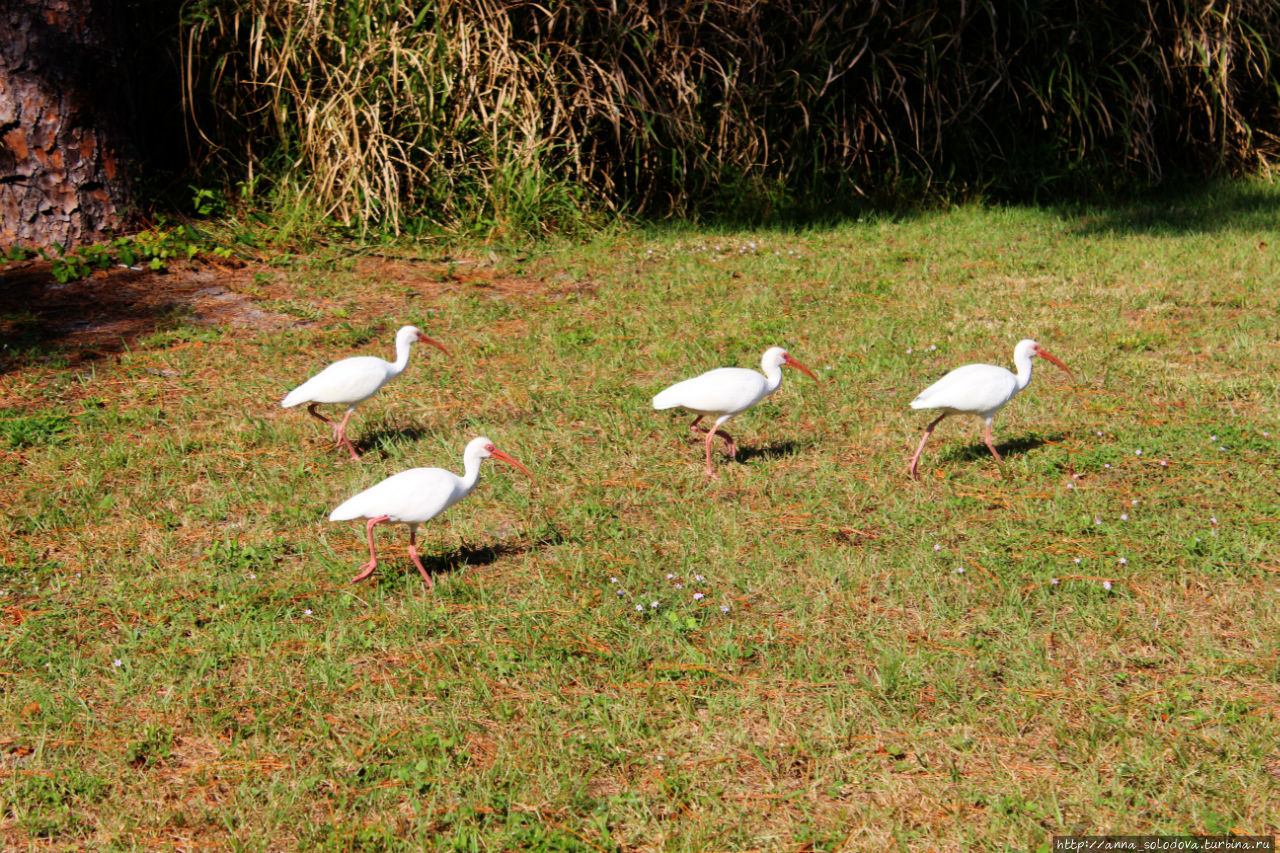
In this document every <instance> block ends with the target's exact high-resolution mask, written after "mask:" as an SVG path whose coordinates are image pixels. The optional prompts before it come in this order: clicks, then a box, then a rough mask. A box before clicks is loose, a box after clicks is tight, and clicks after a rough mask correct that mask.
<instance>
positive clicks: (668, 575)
mask: <svg viewBox="0 0 1280 853" xmlns="http://www.w3.org/2000/svg"><path fill="white" fill-rule="evenodd" d="M673 577H675V575H673V574H671V573H670V572H667V580H671V579H672V578H673Z"/></svg>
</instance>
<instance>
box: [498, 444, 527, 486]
mask: <svg viewBox="0 0 1280 853" xmlns="http://www.w3.org/2000/svg"><path fill="white" fill-rule="evenodd" d="M489 455H490V456H492V457H493V458H494V459H501V460H502V461H503V462H505V463H507V464H508V465H514V466H515V467H517V468H519V469H520V470H521V471H523V472H524V473H525V476H527V477H528V478H529V479H530V480H532V479H533V475H532V474H530V473H529V469H528V468H526V467H524V466H523V465H521V464H520V463H519V462H517V461H516V460H514V459H512V458H511V457H510V456H508V455H507V454H505V453H503V452H502V451H501V450H497V449H494V450H491V451H489Z"/></svg>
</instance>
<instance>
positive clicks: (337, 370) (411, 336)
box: [280, 326, 449, 459]
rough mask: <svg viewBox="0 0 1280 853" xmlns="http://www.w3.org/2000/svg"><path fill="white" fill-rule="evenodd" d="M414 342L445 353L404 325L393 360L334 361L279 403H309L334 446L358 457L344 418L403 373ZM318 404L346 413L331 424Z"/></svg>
mask: <svg viewBox="0 0 1280 853" xmlns="http://www.w3.org/2000/svg"><path fill="white" fill-rule="evenodd" d="M415 341H422V342H423V343H428V344H431V346H433V347H436V348H437V349H439V350H440V351H441V352H443V353H444V354H445V355H448V354H449V351H448V350H447V349H445V348H444V345H443V344H440V343H438V342H437V341H433V340H431V338H428V337H427V336H426V335H424V334H422V332H420V331H418V330H417V328H415V327H413V326H404V327H402V328H401V329H400V331H398V332H396V360H395V361H384V360H382V359H380V358H377V357H376V356H371V355H361V356H356V357H355V358H344V359H342V360H341V361H335V362H334V363H333V364H331V365H329V366H328V367H326V368H325V369H324V370H322V371H320V372H319V373H317V374H316V375H315V376H312V377H311V378H310V379H308V380H307V381H306V382H303V383H302V384H301V385H299V386H298V387H297V388H294V389H293V390H292V391H290V392H289V393H288V395H287V396H286V397H285V398H284V400H283V401H281V403H280V405H281V406H283V407H284V408H286V409H289V408H292V407H294V406H296V405H298V404H300V403H310V404H311V405H309V406H307V411H308V412H310V413H311V414H312V416H314V417H317V418H319V419H320V420H322V421H324V422H325V423H327V424H328V425H329V426H331V427H333V443H334V445H335V446H336V445H340V444H345V445H346V446H347V449H348V450H350V451H351V458H352V459H359V458H360V455H359V454H358V453H356V449H355V447H354V446H353V445H352V444H351V440H350V439H349V438H347V421H348V420H350V418H351V413H352V412H354V411H355V410H356V406H358V405H360V404H361V403H363V402H364V401H365V400H367V399H369V398H370V397H372V396H373V395H374V394H377V393H378V389H379V388H381V387H382V386H383V385H385V384H387V382H388V381H390V380H392V379H394V378H396V377H397V376H399V375H400V374H401V373H404V369H405V368H406V367H408V366H409V349H410V347H412V346H413V343H414V342H415ZM320 403H345V404H346V405H347V413H346V414H345V415H344V416H343V418H342V422H341V423H337V424H335V423H334V422H333V421H331V420H329V419H328V418H326V417H325V416H324V415H322V414H320V413H319V412H318V411H316V406H317V405H319V404H320Z"/></svg>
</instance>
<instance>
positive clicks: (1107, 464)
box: [1102, 462, 1111, 468]
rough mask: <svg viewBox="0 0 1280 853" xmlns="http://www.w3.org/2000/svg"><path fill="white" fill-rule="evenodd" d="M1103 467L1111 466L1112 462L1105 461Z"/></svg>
mask: <svg viewBox="0 0 1280 853" xmlns="http://www.w3.org/2000/svg"><path fill="white" fill-rule="evenodd" d="M1102 467H1103V468H1110V467H1111V463H1110V462H1106V463H1104V464H1103V466H1102Z"/></svg>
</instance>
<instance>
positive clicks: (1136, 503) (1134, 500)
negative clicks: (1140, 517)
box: [1129, 498, 1138, 506]
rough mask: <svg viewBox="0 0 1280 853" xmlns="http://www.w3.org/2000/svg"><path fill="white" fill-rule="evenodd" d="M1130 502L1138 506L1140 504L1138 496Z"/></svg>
mask: <svg viewBox="0 0 1280 853" xmlns="http://www.w3.org/2000/svg"><path fill="white" fill-rule="evenodd" d="M1129 503H1131V504H1133V505H1134V506H1137V505H1138V499H1137V498H1134V499H1133V500H1131V501H1130V502H1129Z"/></svg>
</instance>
